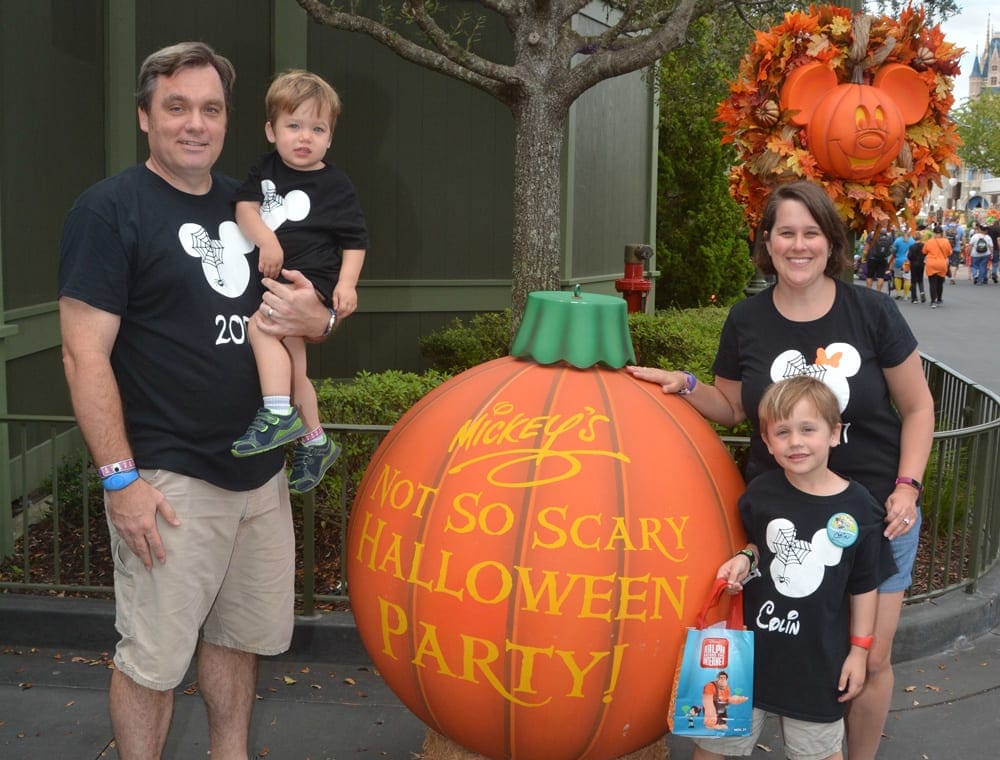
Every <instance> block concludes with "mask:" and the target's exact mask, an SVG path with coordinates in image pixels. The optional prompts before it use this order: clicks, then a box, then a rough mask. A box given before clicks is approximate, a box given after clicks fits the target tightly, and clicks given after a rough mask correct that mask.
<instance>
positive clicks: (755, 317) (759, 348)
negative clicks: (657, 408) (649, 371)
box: [713, 280, 917, 504]
mask: <svg viewBox="0 0 1000 760" xmlns="http://www.w3.org/2000/svg"><path fill="white" fill-rule="evenodd" d="M834 282H835V283H836V288H837V292H836V297H835V300H834V304H833V308H831V309H830V311H829V312H828V313H827V314H825V315H824V316H822V317H820V318H819V319H816V320H813V321H811V322H793V321H791V320H789V319H785V317H783V316H782V315H781V314H780V313H779V312H778V310H777V309H776V308H775V306H774V297H773V296H774V294H773V289H772V288H768V289H767V290H764V291H763V292H761V293H758V294H757V295H755V296H752V297H751V298H748V299H746V300H744V301H741V302H739V303H737V304H736V305H735V306H733V308H732V309H731V310H730V312H729V316H728V318H727V319H726V323H725V325H724V326H723V329H722V336H721V338H720V341H719V351H718V353H717V354H716V357H715V364H714V366H713V371H714V372H715V374H716V375H718V376H720V377H724V378H726V379H729V380H735V381H738V382H741V383H742V401H743V409H744V411H745V412H746V415H747V418H748V419H749V420H750V423H751V426H752V435H751V438H750V460H749V462H748V464H747V471H746V473H745V474H746V478H747V481H750V480H751V479H752V478H753V477H754V476H756V475H758V474H759V473H761V472H763V471H765V470H768V469H773V468H774V467H777V464H776V463H775V461H774V458H773V457H772V456H771V455H770V453H769V452H768V450H767V446H765V445H764V441H763V440H762V439H761V437H760V429H759V423H758V419H757V405H758V404H759V403H760V399H761V396H762V395H763V394H764V390H765V389H766V388H767V386H768V385H770V384H771V383H772V382H776V381H778V380H781V379H784V378H787V377H791V376H793V375H801V374H809V375H813V376H815V377H817V378H819V379H820V380H822V381H823V382H824V383H826V384H827V385H828V386H829V387H830V389H831V390H833V392H834V394H835V395H836V396H837V399H838V401H839V403H840V413H841V419H842V421H843V423H844V429H843V432H842V433H841V437H840V445H838V446H836V447H835V448H833V449H832V450H831V451H830V469H831V470H834V471H835V472H840V473H843V474H844V475H845V476H847V477H850V478H852V479H854V480H857V481H858V482H860V483H861V484H862V485H863V486H865V487H866V488H867V489H868V490H869V491H871V492H872V495H874V496H875V498H876V499H877V500H878V502H879V503H880V504H884V503H885V500H886V499H887V498H888V497H889V494H890V493H891V492H892V490H893V488H895V481H896V476H897V474H898V473H897V467H898V464H899V445H900V444H899V439H900V433H901V429H902V424H901V421H900V418H899V414H898V413H897V412H896V409H895V407H893V405H892V401H891V399H890V396H889V387H888V385H887V384H886V381H885V375H883V374H882V371H883V369H886V368H890V367H896V366H898V365H899V364H901V363H902V362H903V361H904V360H905V359H906V358H907V357H908V356H909V355H910V354H912V353H913V351H914V350H915V349H916V347H917V341H916V338H915V337H914V336H913V332H912V331H911V330H910V328H909V326H908V325H907V324H906V321H905V320H904V319H903V317H902V315H901V314H900V313H899V309H898V308H897V306H896V304H895V303H894V302H893V300H892V299H891V298H889V297H888V296H886V295H884V294H882V293H878V292H876V291H874V290H870V289H868V288H861V287H857V286H855V285H850V284H848V283H845V282H841V281H840V280H835V281H834Z"/></svg>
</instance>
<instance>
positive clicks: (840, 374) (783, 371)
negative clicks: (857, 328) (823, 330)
mask: <svg viewBox="0 0 1000 760" xmlns="http://www.w3.org/2000/svg"><path fill="white" fill-rule="evenodd" d="M859 369H861V354H860V353H858V350H857V349H856V348H855V347H854V346H852V345H851V344H850V343H831V344H830V345H828V346H826V347H825V348H824V347H820V348H817V349H816V357H815V358H814V359H813V362H812V364H810V363H809V360H808V359H806V357H805V356H803V354H802V352H801V351H796V350H794V349H789V350H788V351H782V352H781V353H780V354H778V355H777V356H776V357H775V359H774V361H773V362H771V381H772V382H775V383H776V382H778V381H779V380H787V379H788V378H790V377H795V376H796V375H809V376H810V377H815V378H816V379H817V380H822V381H823V383H824V384H825V385H827V386H828V387H829V388H830V390H832V391H833V394H834V395H835V396H836V397H837V404H838V406H839V407H840V411H841V412H843V411H844V409H846V408H847V404H848V402H849V401H850V400H851V386H850V383H849V382H848V379H849V378H852V377H854V376H855V375H856V374H858V370H859Z"/></svg>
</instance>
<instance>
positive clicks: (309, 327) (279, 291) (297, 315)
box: [257, 269, 330, 340]
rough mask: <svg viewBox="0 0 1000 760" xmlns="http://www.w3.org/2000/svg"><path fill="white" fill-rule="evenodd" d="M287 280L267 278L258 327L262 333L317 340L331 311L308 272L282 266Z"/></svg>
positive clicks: (283, 275) (282, 272)
mask: <svg viewBox="0 0 1000 760" xmlns="http://www.w3.org/2000/svg"><path fill="white" fill-rule="evenodd" d="M281 276H282V277H284V278H285V279H286V280H288V282H287V283H284V282H278V281H277V280H272V279H271V278H268V277H265V278H264V280H263V283H264V287H265V288H267V291H266V292H265V293H264V300H263V301H262V302H261V304H260V309H259V310H258V311H259V316H260V317H262V318H261V319H258V321H257V326H258V327H259V328H260V330H261V332H263V333H266V334H267V335H274V336H276V337H278V338H284V337H286V336H289V335H295V336H300V337H303V338H306V339H307V340H309V339H318V338H320V337H321V336H322V335H323V331H324V330H325V329H326V326H327V323H328V322H329V321H330V312H329V311H328V310H327V308H326V307H325V306H324V305H323V302H322V301H320V300H319V297H318V296H317V295H316V290H315V289H314V288H313V285H312V283H311V282H309V280H308V279H306V277H305V275H303V274H302V273H301V272H299V271H297V270H294V269H282V270H281Z"/></svg>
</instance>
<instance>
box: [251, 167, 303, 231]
mask: <svg viewBox="0 0 1000 760" xmlns="http://www.w3.org/2000/svg"><path fill="white" fill-rule="evenodd" d="M260 189H261V192H262V193H263V194H264V200H262V201H261V203H260V218H261V219H263V220H264V224H266V225H267V226H268V229H271V230H276V229H278V227H280V226H281V225H282V224H284V223H285V222H286V221H287V222H298V221H301V220H303V219H305V218H306V217H307V216H309V209H310V207H311V204H310V202H309V196H308V195H306V194H305V193H304V192H302V191H301V190H292V191H291V192H290V193H288V195H278V191H277V188H276V187H275V186H274V183H273V182H272V181H271V180H269V179H263V180H261V182H260Z"/></svg>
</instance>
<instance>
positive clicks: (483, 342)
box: [419, 309, 511, 374]
mask: <svg viewBox="0 0 1000 760" xmlns="http://www.w3.org/2000/svg"><path fill="white" fill-rule="evenodd" d="M510 331H511V317H510V309H507V310H506V311H497V312H481V313H479V314H476V315H475V316H474V317H472V320H471V321H470V322H469V324H468V325H466V324H465V323H464V322H463V321H462V320H461V319H460V318H458V317H456V318H455V320H454V321H453V322H452V323H451V324H450V325H449V326H447V327H444V328H442V329H440V330H436V331H435V332H432V333H431V334H429V335H425V336H423V337H421V338H420V339H419V344H420V353H421V355H422V356H423V357H424V358H425V359H429V360H430V361H431V362H432V363H433V365H434V367H435V369H438V370H441V371H442V372H449V373H453V374H454V373H458V372H463V371H464V370H467V369H468V368H469V367H475V366H476V365H477V364H482V363H483V362H488V361H490V360H491V359H499V358H500V357H501V356H506V355H507V354H509V353H510Z"/></svg>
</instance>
